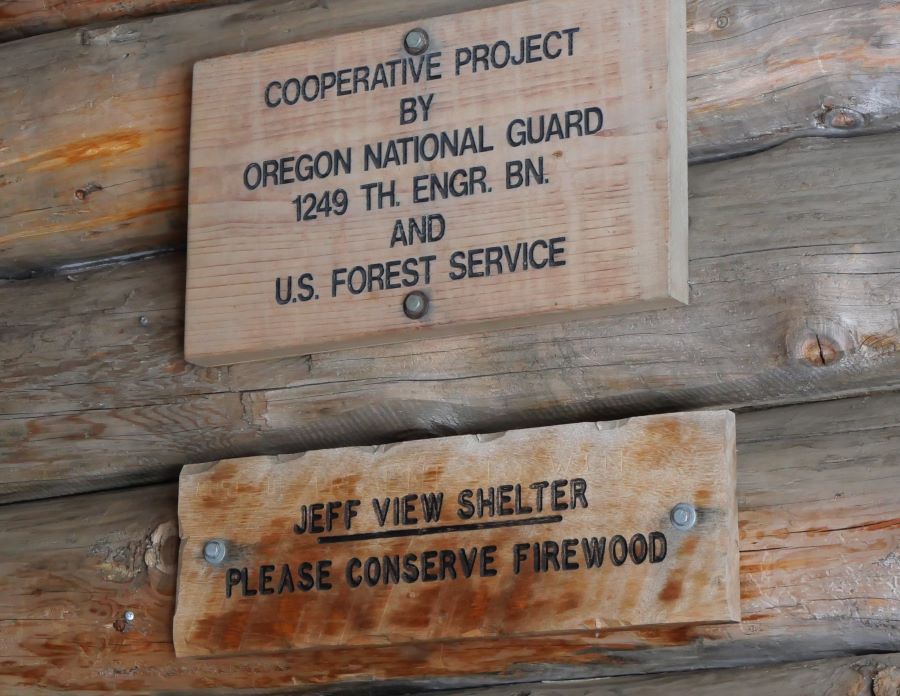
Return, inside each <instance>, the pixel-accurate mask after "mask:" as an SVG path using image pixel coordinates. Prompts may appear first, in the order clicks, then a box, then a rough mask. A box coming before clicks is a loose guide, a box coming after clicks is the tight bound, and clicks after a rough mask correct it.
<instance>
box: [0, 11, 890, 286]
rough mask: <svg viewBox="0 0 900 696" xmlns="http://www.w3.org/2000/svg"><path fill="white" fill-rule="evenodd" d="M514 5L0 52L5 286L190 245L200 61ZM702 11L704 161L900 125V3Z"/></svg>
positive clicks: (229, 14)
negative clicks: (102, 260) (193, 113)
mask: <svg viewBox="0 0 900 696" xmlns="http://www.w3.org/2000/svg"><path fill="white" fill-rule="evenodd" d="M502 1H503V0H452V2H447V0H421V1H420V2H416V3H409V2H407V1H406V0H378V2H372V1H371V0H331V1H329V2H328V3H323V2H312V1H309V2H299V3H298V2H296V1H295V0H278V1H275V2H272V1H271V0H256V1H255V2H249V3H243V4H240V5H230V6H226V7H217V8H210V9H205V10H197V11H193V12H190V13H183V14H179V15H173V16H164V17H159V18H152V19H144V20H136V21H132V22H127V23H123V24H119V25H115V26H105V27H99V28H86V29H78V30H69V31H64V32H58V33H55V34H48V35H43V36H39V37H33V38H30V39H28V40H25V41H20V42H15V43H13V44H8V45H5V46H0V95H2V96H0V187H2V188H3V191H4V196H3V199H2V202H0V276H5V277H22V276H25V275H27V274H29V273H32V272H35V271H38V270H40V269H47V268H53V267H58V266H60V265H61V264H66V263H70V262H74V261H79V260H84V259H92V258H99V257H106V256H110V255H123V254H130V253H143V252H147V251H152V250H156V249H160V248H168V247H178V246H181V245H183V243H184V239H185V236H184V230H185V215H186V212H185V211H186V199H187V194H186V182H187V171H188V168H187V145H188V117H189V110H190V104H189V88H190V84H191V77H190V76H191V67H192V65H193V63H194V62H195V61H197V60H199V59H202V58H209V57H212V56H218V55H223V54H228V53H235V52H240V51H246V50H251V49H258V48H263V47H268V46H273V45H278V44H284V43H289V42H292V41H299V40H304V39H310V38H315V37H322V36H326V35H333V34H337V33H341V32H346V31H351V30H356V29H364V28H371V27H374V26H385V25H390V24H393V23H397V22H400V21H408V20H413V19H420V18H426V17H430V16H434V15H437V14H443V13H447V12H451V11H461V10H467V9H473V8H477V7H485V6H490V5H497V4H501V2H502ZM687 12H688V41H689V56H688V74H689V78H688V98H689V103H688V108H689V114H688V116H689V128H688V130H689V133H688V136H689V142H690V147H691V155H692V158H693V160H694V161H703V160H708V159H715V158H719V157H727V156H731V155H735V154H742V153H747V152H753V151H757V150H760V149H764V148H767V147H771V146H773V145H775V144H778V143H781V142H783V141H785V140H786V139H788V138H792V137H796V136H799V135H829V136H839V135H850V134H860V133H875V132H879V131H884V130H891V129H896V128H897V127H898V124H900V92H898V90H897V86H896V73H897V71H898V69H900V53H898V51H897V50H896V46H897V44H898V42H900V21H898V13H897V9H896V5H894V4H892V3H884V2H879V0H863V1H862V2H858V3H855V4H847V3H841V2H837V0H825V1H824V2H823V0H791V2H786V3H751V4H747V5H744V6H731V5H723V4H722V3H721V2H719V1H718V0H690V2H688V3H687ZM49 65H58V66H64V69H59V70H51V69H48V67H47V66H49Z"/></svg>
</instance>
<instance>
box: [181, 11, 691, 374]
mask: <svg viewBox="0 0 900 696" xmlns="http://www.w3.org/2000/svg"><path fill="white" fill-rule="evenodd" d="M413 29H419V30H422V31H424V32H426V33H427V35H428V36H429V37H430V42H431V49H430V50H428V51H427V52H426V53H424V54H423V55H421V56H410V55H407V54H406V53H405V52H404V51H403V50H402V49H401V46H402V44H403V38H404V37H405V36H406V35H407V33H408V32H409V31H411V30H413ZM525 37H531V38H532V39H534V38H535V37H537V39H538V41H537V44H535V45H536V46H538V48H539V50H538V51H530V50H529V51H526V48H525V47H526V39H525ZM499 42H502V43H499ZM684 44H685V40H684V5H683V3H682V2H681V0H644V2H641V3H630V4H628V5H622V4H619V3H609V4H605V5H602V6H598V5H597V3H596V0H540V1H539V2H537V1H533V2H530V3H525V4H521V5H511V6H504V7H495V8H488V9H483V10H478V11H476V12H465V13H460V14H453V15H447V16H444V17H439V18H435V19H431V20H424V21H421V20H420V21H419V22H417V24H401V25H396V26H391V27H386V28H384V29H378V30H373V31H367V32H357V33H353V34H345V35H342V36H339V37H335V38H333V39H322V40H319V41H306V42H301V43H296V44H291V45H288V46H282V47H279V48H274V49H269V50H265V51H256V52H252V53H244V54H237V55H233V56H227V57H224V58H217V59H212V60H207V61H203V62H200V63H198V64H197V65H196V67H195V68H194V85H193V102H192V104H193V106H192V111H191V148H190V200H189V203H188V220H189V225H188V266H187V267H188V277H187V299H186V307H185V313H186V326H185V354H186V356H187V359H188V361H190V362H195V363H199V364H201V365H224V364H229V363H239V362H247V361H250V360H259V359H265V358H273V357H274V358H277V357H285V356H295V355H302V354H304V353H309V352H319V351H323V350H334V349H336V348H351V347H359V346H367V345H378V344H384V343H397V342H402V341H412V340H415V339H419V338H423V337H429V338H435V337H438V336H454V335H461V334H465V333H472V332H473V331H478V330H485V329H491V330H493V329H498V328H510V327H514V326H526V325H534V324H539V323H547V322H552V321H563V320H567V319H573V318H576V317H582V318H584V317H596V316H601V315H608V314H622V313H624V312H629V311H640V310H646V309H658V308H660V307H668V306H674V305H677V304H679V303H684V302H685V301H686V300H687V226H688V214H687V146H686V142H685V134H684V130H685V126H684V119H685V112H686V105H685V58H684V50H685V46H684ZM498 45H499V46H505V51H503V50H501V51H500V53H499V54H498V53H497V52H496V51H494V50H492V49H490V48H489V47H492V46H493V47H496V46H498ZM527 45H529V46H530V45H531V44H530V43H529V44H527ZM478 46H482V47H484V50H485V51H491V56H492V58H489V59H487V58H486V59H485V61H486V64H487V65H488V66H489V67H488V68H487V69H485V68H484V65H483V64H481V63H479V62H478V61H477V60H475V59H474V58H471V57H469V58H466V57H465V56H466V55H467V54H466V53H465V52H468V54H475V53H476V52H477V51H476V49H475V48H473V47H478ZM511 47H512V48H511ZM519 55H521V60H522V64H521V65H518V66H516V65H514V64H513V63H511V62H510V61H511V60H518V58H517V57H516V56H519ZM391 60H394V61H397V60H402V61H404V62H403V63H402V65H403V66H409V67H404V69H399V68H398V69H397V74H398V77H397V79H396V81H395V82H394V81H393V79H392V78H389V77H388V78H386V79H385V84H387V85H388V86H386V87H381V88H376V87H375V85H377V84H378V82H377V78H376V77H374V76H376V75H378V69H379V67H380V68H381V69H382V70H384V71H385V73H386V74H387V75H391V74H393V73H392V70H391V69H390V68H385V65H386V64H389V62H390V61H391ZM299 66H302V69H300V68H299ZM357 66H362V67H363V68H364V69H365V71H366V74H369V73H371V75H372V76H373V77H371V78H370V77H366V78H365V79H364V80H362V81H359V82H358V81H357V78H359V77H360V74H359V71H358V67H357ZM417 66H418V67H417ZM420 68H421V70H423V77H422V79H420V80H415V78H408V83H407V84H404V82H406V81H407V79H406V78H403V77H402V75H403V74H405V71H409V72H410V73H411V74H413V75H414V74H416V73H415V71H416V70H417V69H420ZM343 71H346V72H345V73H344V72H343ZM327 75H330V76H332V78H333V81H334V82H335V83H336V85H335V86H333V87H332V88H330V89H329V88H328V87H327V86H326V85H327V84H328V78H327V77H326V76H327ZM339 75H341V76H343V77H342V79H341V81H338V76H339ZM344 78H346V82H347V85H346V87H344V86H343V79H344ZM292 80H293V83H292V82H291V81H292ZM301 80H302V85H303V87H302V92H303V95H304V96H303V97H302V98H301V96H300V94H301V86H300V85H301ZM292 84H296V85H297V87H296V92H295V91H294V89H293V88H292V87H291V85H292ZM312 84H315V85H319V86H321V90H322V91H321V92H320V94H323V95H324V96H322V97H321V98H315V97H313V98H312V99H310V92H309V89H308V86H309V85H312ZM370 84H371V85H372V88H371V91H370V89H369V86H370ZM273 88H274V89H273ZM279 88H280V89H279ZM315 89H316V90H319V89H320V87H316V88H315ZM344 90H346V91H345V92H344V93H342V91H344ZM401 99H412V100H413V102H414V103H419V101H417V100H421V104H427V105H428V106H427V109H426V108H425V107H423V106H422V105H421V104H420V105H419V107H417V108H418V111H417V114H418V117H417V120H416V121H415V122H413V123H404V122H403V119H402V118H401V114H400V104H401ZM291 101H293V102H294V103H290V102H291ZM554 124H555V126H554ZM523 134H527V135H526V136H524V137H523ZM467 135H468V137H470V138H471V141H470V145H471V147H470V148H469V150H468V152H467V151H466V147H465V143H466V142H467V141H466V137H467ZM420 138H421V141H419V139H420ZM410 140H414V142H413V143H411V144H410V143H409V141H410ZM448 140H449V141H455V142H456V146H455V147H453V146H450V147H447V146H445V145H442V144H441V143H442V142H446V141H448ZM535 141H537V142H535ZM418 142H421V143H422V144H421V145H418V144H416V143H418ZM404 143H406V144H404ZM459 143H463V145H460V144H459ZM392 147H396V148H399V151H395V152H394V155H393V156H392V155H391V154H390V153H391V152H392ZM473 150H474V152H473ZM373 153H380V154H373ZM429 153H430V154H429ZM439 153H440V154H439ZM454 153H456V154H454ZM304 158H305V159H304ZM511 163H515V164H518V165H519V166H520V167H522V168H525V172H526V175H527V177H528V179H527V180H528V182H529V183H527V184H526V183H525V181H524V180H522V181H519V182H518V183H510V182H511V181H513V180H514V177H513V176H511V175H510V174H509V173H508V172H509V171H510V170H509V166H510V164H511ZM305 170H306V171H305ZM272 171H277V172H281V173H280V174H279V173H275V174H274V175H271V173H272ZM313 172H317V173H318V174H315V173H313ZM301 177H306V178H308V179H310V180H309V181H300V178H301ZM375 185H380V188H379V189H377V190H374V191H370V192H368V193H364V192H363V189H364V187H367V186H375ZM448 187H449V190H448ZM332 194H334V198H332ZM339 194H340V195H339ZM382 195H386V196H387V197H386V198H385V199H384V201H383V203H382V198H381V196H382ZM301 203H302V205H301ZM323 203H325V204H326V205H327V207H324V206H323ZM426 216H440V217H439V224H438V225H437V227H436V228H435V230H436V231H437V232H438V234H439V235H440V237H439V238H438V239H433V240H424V239H418V238H416V237H415V236H414V235H413V232H412V229H411V226H412V225H413V223H416V224H419V225H422V228H423V231H424V229H425V228H427V224H426V223H425V222H424V220H425V219H426ZM398 226H400V227H401V229H400V231H399V234H398V229H397V228H398ZM407 226H409V228H407ZM407 230H408V233H409V235H410V237H411V239H410V240H409V241H408V242H407V241H406V238H405V231H407ZM491 259H493V262H492V260H491ZM411 292H418V293H420V297H422V298H423V301H427V302H428V307H427V311H426V312H424V313H423V315H422V316H414V317H409V316H407V314H406V312H404V298H406V297H407V296H408V295H409V293H411Z"/></svg>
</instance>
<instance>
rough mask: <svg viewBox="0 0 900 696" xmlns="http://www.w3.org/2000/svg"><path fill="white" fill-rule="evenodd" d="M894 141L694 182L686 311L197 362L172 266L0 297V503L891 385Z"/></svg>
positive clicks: (150, 264) (695, 173)
mask: <svg viewBox="0 0 900 696" xmlns="http://www.w3.org/2000/svg"><path fill="white" fill-rule="evenodd" d="M898 146H900V136H892V135H891V136H873V137H867V138H860V139H854V140H818V139H809V140H803V141H795V142H793V143H790V144H788V145H785V146H783V147H781V148H778V149H776V150H771V151H769V152H766V153H763V154H760V155H757V156H754V157H749V158H742V159H736V160H730V161H727V162H718V163H713V164H705V165H701V166H697V167H693V168H692V170H691V184H690V185H691V217H692V229H691V239H690V246H691V259H692V261H691V266H690V280H691V285H692V297H691V304H690V306H688V307H680V308H677V309H672V310H665V311H657V312H647V313H642V314H634V315H630V316H628V317H618V318H607V319H601V320H595V321H584V322H572V323H569V324H566V325H551V326H545V327H542V328H533V329H522V330H517V331H503V332H494V333H485V334H477V335H472V336H467V337H463V338H458V339H444V340H428V341H420V342H416V343H413V344H407V345H398V346H382V347H376V348H368V349H361V350H353V351H339V352H334V353H325V354H315V355H311V356H305V357H302V358H297V359H286V360H278V361H270V362H261V363H256V364H248V365H235V366H230V367H221V368H200V367H197V366H192V365H189V364H187V363H185V362H184V357H183V352H182V326H183V315H184V309H183V296H184V275H183V272H184V269H183V259H182V257H181V255H180V254H170V255H167V256H164V257H160V258H157V259H154V260H150V261H145V262H141V263H131V264H125V265H122V266H116V267H112V268H107V269H102V270H98V271H92V272H90V273H84V274H78V275H72V276H70V277H69V278H66V277H53V278H39V279H32V280H27V281H15V282H9V283H6V284H5V285H2V286H0V306H2V307H4V315H3V317H2V319H0V324H2V327H3V335H4V340H3V342H2V343H0V361H2V369H0V391H2V393H3V394H4V398H3V399H2V401H0V461H2V462H3V464H2V468H0V500H2V501H4V502H9V501H12V500H22V499H28V498H35V497H43V496H50V495H59V494H63V493H73V492H80V491H88V490H98V489H102V488H110V487H114V486H122V485H128V484H134V483H139V482H149V481H163V480H167V479H174V477H175V476H176V475H177V472H178V469H179V467H180V466H181V465H183V464H185V463H188V462H198V461H207V460H213V459H220V458H227V457H238V456H249V455H257V454H277V453H284V452H292V451H301V450H306V449H316V448H321V447H335V446H346V445H354V444H375V443H380V442H386V441H392V440H398V439H408V438H410V437H417V436H419V437H421V436H427V435H441V434H454V433H471V432H476V431H485V430H505V429H509V428H519V427H527V426H529V425H551V424H554V423H560V422H573V421H578V420H608V419H613V418H618V417H622V416H630V415H640V414H644V413H651V412H659V411H666V410H689V409H694V408H701V407H725V408H736V407H747V406H759V405H767V404H781V403H790V402H798V401H805V400H811V399H821V398H833V397H835V396H838V395H842V394H844V395H846V394H860V393H865V392H868V391H872V390H886V389H894V388H897V387H898V386H900V369H898V366H900V351H898V350H897V348H898V345H900V334H898V326H897V314H896V307H897V306H898V305H900V283H898V282H897V281H898V278H900V239H898V237H897V234H896V220H897V219H900V198H898V197H897V195H896V184H897V182H896V178H897V170H896V159H897V158H896V152H897V148H898Z"/></svg>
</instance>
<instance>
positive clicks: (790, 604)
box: [0, 393, 900, 694]
mask: <svg viewBox="0 0 900 696" xmlns="http://www.w3.org/2000/svg"><path fill="white" fill-rule="evenodd" d="M898 413H900V394H896V393H891V394H880V395H877V396H873V397H868V398H861V399H849V400H836V401H828V402H821V403H816V404H806V405H803V406H789V407H781V408H776V409H772V410H768V411H757V412H751V413H745V414H739V415H738V420H737V428H738V509H739V525H740V530H741V554H740V555H741V559H740V560H741V588H742V589H741V595H742V597H741V605H742V607H741V608H742V613H743V623H742V624H740V625H731V626H712V627H694V628H676V629H668V630H656V631H651V630H647V631H624V632H612V633H601V634H599V635H593V634H587V635H584V636H578V637H570V638H546V637H545V638H532V639H519V640H514V641H487V640H472V641H466V642H463V643H458V644H440V643H438V644H421V643H420V644H416V645H407V646H402V647H385V648H374V649H373V648H363V649H355V650H354V649H344V650H334V649H330V650H312V651H301V652H295V653H285V654H280V655H273V656H263V657H261V656H255V657H251V658H233V659H223V658H212V659H204V660H196V659H181V660H176V659H175V657H174V653H173V647H172V615H173V609H174V606H173V605H174V591H175V588H174V581H175V574H176V567H175V563H176V561H175V558H176V552H177V539H178V528H177V517H176V489H175V486H174V485H165V486H157V487H150V488H139V489H132V490H128V491H113V492H106V493H96V494H91V495H84V496H79V497H73V498H59V499H55V500H49V501H41V502H37V503H23V504H18V505H8V506H4V507H2V508H0V529H3V530H4V532H3V535H2V536H0V589H2V591H0V635H2V636H3V640H2V642H0V664H2V669H0V690H3V691H6V692H10V693H17V694H27V693H35V692H39V691H41V690H45V691H50V692H58V691H60V690H64V689H79V690H84V691H87V692H92V693H93V692H101V691H116V692H117V693H121V692H127V691H140V692H141V693H160V692H166V693H172V692H176V691H177V692H178V693H192V692H197V691H201V690H203V689H209V688H217V689H219V690H221V691H226V690H229V689H247V690H250V689H252V688H256V689H260V690H267V691H268V692H271V691H274V690H276V689H283V690H284V691H289V690H291V691H292V692H296V691H297V690H299V689H300V688H301V686H302V685H307V686H308V688H310V689H314V690H315V691H316V692H321V691H322V689H323V688H324V686H325V684H329V683H334V682H345V683H355V684H356V686H355V687H354V688H353V693H360V691H362V690H363V686H364V684H365V683H366V682H368V681H369V680H371V679H394V680H396V679H403V680H405V681H404V682H403V683H402V684H401V686H403V687H404V688H413V687H416V686H424V685H426V684H427V686H428V687H429V688H443V687H447V688H450V687H457V686H458V687H463V686H474V685H478V684H486V683H504V682H513V681H519V682H521V681H538V680H542V679H566V678H577V677H596V676H612V675H624V674H640V673H646V672H651V671H652V672H660V671H665V670H691V669H700V668H712V667H726V666H738V665H754V664H765V663H774V662H784V661H791V660H812V659H819V658H824V657H831V656H839V655H848V654H854V653H862V654H866V653H872V652H879V651H891V650H896V648H897V645H898V641H900V598H898V596H897V592H896V582H897V568H898V563H900V556H898V554H900V546H898V539H900V535H898V531H900V499H898V497H897V495H896V491H897V487H898V485H900V452H898V449H897V446H896V443H897V439H898V437H900V422H898V418H897V415H898ZM126 610H131V611H133V612H134V620H133V621H131V622H128V621H126V620H125V619H124V613H125V612H126ZM391 686H392V685H388V686H387V687H385V688H388V687H391ZM393 686H397V684H396V683H395V684H394V685H393ZM378 689H379V693H384V691H383V690H381V687H378ZM397 690H398V691H402V689H401V688H400V687H399V686H397ZM229 693H230V692H229ZM807 693H809V691H807ZM876 693H877V692H876Z"/></svg>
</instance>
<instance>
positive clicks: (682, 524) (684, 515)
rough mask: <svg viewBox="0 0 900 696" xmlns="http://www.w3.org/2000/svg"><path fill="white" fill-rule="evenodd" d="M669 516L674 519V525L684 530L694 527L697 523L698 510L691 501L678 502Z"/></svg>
mask: <svg viewBox="0 0 900 696" xmlns="http://www.w3.org/2000/svg"><path fill="white" fill-rule="evenodd" d="M669 517H670V518H671V520H672V526H673V527H675V528H676V529H680V530H682V531H687V530H688V529H692V528H693V526H694V525H695V524H697V510H696V509H695V508H694V506H693V505H691V504H690V503H678V505H676V506H675V507H673V508H672V512H671V513H670V515H669Z"/></svg>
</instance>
